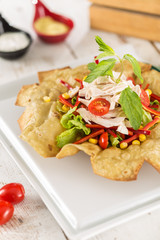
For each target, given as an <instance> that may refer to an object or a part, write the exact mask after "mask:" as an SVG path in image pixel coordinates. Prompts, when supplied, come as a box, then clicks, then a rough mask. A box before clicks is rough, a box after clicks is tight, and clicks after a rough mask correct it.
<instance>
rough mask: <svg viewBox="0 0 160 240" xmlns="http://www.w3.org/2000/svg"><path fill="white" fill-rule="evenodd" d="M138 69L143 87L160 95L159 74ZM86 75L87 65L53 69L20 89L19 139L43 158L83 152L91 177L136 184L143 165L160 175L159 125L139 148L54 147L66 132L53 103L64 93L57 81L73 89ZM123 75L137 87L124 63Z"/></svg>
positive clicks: (18, 101)
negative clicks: (23, 109) (91, 170)
mask: <svg viewBox="0 0 160 240" xmlns="http://www.w3.org/2000/svg"><path fill="white" fill-rule="evenodd" d="M140 66H141V71H142V76H143V78H144V83H143V86H146V84H148V83H149V84H150V89H151V90H152V91H153V92H154V93H155V94H157V95H160V94H159V93H160V73H159V72H157V71H155V70H153V69H151V65H149V64H144V63H140ZM114 70H115V71H117V72H118V71H119V70H120V64H117V65H116V66H115V67H114ZM88 74H89V70H88V68H87V65H82V66H78V67H77V68H74V69H71V68H69V67H66V68H63V69H55V70H51V71H46V72H39V73H38V77H39V83H37V84H33V85H26V86H23V87H22V88H21V90H20V91H19V93H18V95H17V100H16V105H17V106H23V107H25V111H24V112H23V114H22V115H21V117H20V118H19V119H18V123H19V126H20V129H21V135H20V137H21V139H23V140H24V141H26V142H28V143H29V144H30V145H31V146H32V147H33V148H34V149H35V151H36V152H37V153H38V154H40V155H41V156H43V157H44V158H47V157H57V158H64V157H66V156H71V155H74V154H76V153H77V152H78V151H80V150H81V151H84V152H85V153H86V154H87V155H89V156H90V160H91V164H92V168H93V171H94V173H95V174H98V175H100V176H102V177H105V178H108V179H112V180H119V181H130V180H135V179H136V178H137V175H138V172H139V170H140V169H141V167H142V165H143V163H144V161H146V162H148V163H150V164H151V165H152V166H153V167H154V168H155V169H157V170H158V171H159V172H160V124H159V123H158V124H157V125H156V126H155V128H154V129H152V131H151V135H149V136H147V140H146V141H145V142H143V143H142V144H141V145H140V146H138V145H130V146H129V147H128V148H127V149H125V150H121V149H119V148H116V147H109V148H107V149H105V150H102V149H101V148H100V147H99V146H98V145H94V144H92V143H89V142H84V143H82V144H67V145H65V146H64V147H63V148H62V149H60V148H58V147H57V144H56V137H57V136H58V135H59V134H60V133H62V132H63V131H64V130H65V129H64V128H63V127H62V125H61V124H60V119H61V117H62V114H61V113H60V112H58V111H57V109H56V103H57V99H58V97H59V95H60V94H62V93H64V92H66V91H67V88H66V87H65V86H64V85H62V84H61V83H60V80H61V79H63V80H64V81H65V82H67V83H69V84H70V85H71V86H73V87H75V86H78V85H79V83H78V82H77V81H75V78H79V79H83V78H84V77H85V76H86V75H88ZM124 74H125V75H126V76H128V77H130V76H132V77H134V78H135V79H136V83H140V81H139V79H137V78H136V77H135V75H134V73H133V70H132V66H131V65H130V64H129V63H128V62H127V61H125V62H124ZM44 96H49V98H50V99H51V101H50V102H44V100H43V97H44Z"/></svg>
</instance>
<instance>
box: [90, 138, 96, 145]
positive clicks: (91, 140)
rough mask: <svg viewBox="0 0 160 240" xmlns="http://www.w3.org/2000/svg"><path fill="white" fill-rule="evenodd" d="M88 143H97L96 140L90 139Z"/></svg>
mask: <svg viewBox="0 0 160 240" xmlns="http://www.w3.org/2000/svg"><path fill="white" fill-rule="evenodd" d="M88 141H89V142H90V143H93V144H97V143H98V140H97V139H95V138H90V139H89V140H88Z"/></svg>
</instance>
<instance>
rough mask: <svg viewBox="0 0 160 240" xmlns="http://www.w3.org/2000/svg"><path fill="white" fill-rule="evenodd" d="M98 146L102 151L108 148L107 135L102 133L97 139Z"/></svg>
mask: <svg viewBox="0 0 160 240" xmlns="http://www.w3.org/2000/svg"><path fill="white" fill-rule="evenodd" d="M99 146H100V147H101V148H103V149H106V148H107V146H108V133H107V132H104V133H102V134H101V136H100V138H99Z"/></svg>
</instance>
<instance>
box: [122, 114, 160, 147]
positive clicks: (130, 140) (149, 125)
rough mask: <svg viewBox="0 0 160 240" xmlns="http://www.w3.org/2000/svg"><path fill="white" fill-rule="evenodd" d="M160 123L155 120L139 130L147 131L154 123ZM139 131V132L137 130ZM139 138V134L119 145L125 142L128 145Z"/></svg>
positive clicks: (158, 120)
mask: <svg viewBox="0 0 160 240" xmlns="http://www.w3.org/2000/svg"><path fill="white" fill-rule="evenodd" d="M158 122H160V119H159V118H155V119H154V120H153V121H151V122H149V123H148V124H147V125H146V126H145V127H144V128H143V129H141V130H148V129H150V128H151V127H153V126H154V125H155V124H156V123H158ZM137 131H139V130H137ZM138 136H139V133H137V134H135V135H133V136H132V137H130V138H128V139H125V140H123V141H121V142H120V143H122V142H126V143H130V142H132V141H133V140H135V139H137V138H138Z"/></svg>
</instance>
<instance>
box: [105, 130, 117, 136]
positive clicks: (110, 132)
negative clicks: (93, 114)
mask: <svg viewBox="0 0 160 240" xmlns="http://www.w3.org/2000/svg"><path fill="white" fill-rule="evenodd" d="M107 132H108V133H109V134H110V135H112V137H114V138H117V134H115V133H114V132H113V131H112V130H111V129H107Z"/></svg>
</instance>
